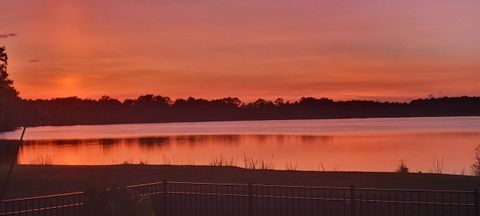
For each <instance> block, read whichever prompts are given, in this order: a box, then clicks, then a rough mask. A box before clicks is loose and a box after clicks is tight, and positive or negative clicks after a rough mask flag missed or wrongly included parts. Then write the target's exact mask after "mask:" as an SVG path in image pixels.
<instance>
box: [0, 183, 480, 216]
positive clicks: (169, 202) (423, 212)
mask: <svg viewBox="0 0 480 216" xmlns="http://www.w3.org/2000/svg"><path fill="white" fill-rule="evenodd" d="M126 189H127V191H129V193H131V194H132V195H134V197H138V198H148V200H151V208H152V211H153V212H154V213H155V215H162V216H167V215H168V216H183V215H185V216H187V215H188V216H192V215H196V216H203V215H205V216H207V215H208V216H215V215H219V216H220V215H221V216H270V215H272V216H300V215H301V216H303V215H305V216H309V215H312V216H313V215H316V216H383V215H392V216H407V215H408V216H430V215H431V216H442V215H445V216H446V215H448V216H480V211H479V210H480V206H479V197H478V195H479V193H478V191H477V190H473V191H453V190H397V189H377V188H355V187H304V186H285V185H261V184H211V183H193V182H167V181H164V182H156V183H149V184H140V185H132V186H128V187H126ZM84 199H85V194H84V193H81V192H79V193H69V194H59V195H53V196H41V197H31V198H26V199H11V200H5V201H3V202H2V203H0V216H3V215H82V214H81V211H82V208H84V206H85V204H84V203H85V201H84Z"/></svg>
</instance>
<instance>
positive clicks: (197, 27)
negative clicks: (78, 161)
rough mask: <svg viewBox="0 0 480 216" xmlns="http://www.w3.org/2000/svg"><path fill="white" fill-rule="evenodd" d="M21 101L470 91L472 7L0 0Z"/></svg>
mask: <svg viewBox="0 0 480 216" xmlns="http://www.w3.org/2000/svg"><path fill="white" fill-rule="evenodd" d="M0 13H1V14H2V15H1V17H0V19H1V21H0V45H5V46H6V47H7V52H8V55H9V58H10V59H9V60H10V62H9V63H10V65H9V73H10V75H11V78H12V79H14V80H15V87H16V88H17V89H18V90H19V91H20V92H21V96H22V97H24V98H52V97H65V96H74V95H76V96H79V97H82V98H99V97H101V96H102V95H109V96H112V97H116V98H120V99H124V98H136V97H137V96H138V95H141V94H146V93H152V94H160V95H164V96H170V97H172V98H178V97H188V96H194V97H203V98H219V97H227V96H237V97H239V98H240V99H243V100H246V101H249V100H253V99H256V98H260V97H261V98H266V99H274V98H277V97H283V98H285V99H289V100H294V99H298V98H299V97H302V96H314V97H331V98H334V99H342V100H343V99H373V100H394V101H405V100H410V99H412V98H419V97H427V96H428V95H434V96H459V95H471V96H473V95H480V84H479V82H480V1H476V0H455V1H452V0H448V1H445V0H422V1H418V0H392V1H387V0H383V1H378V0H369V1H358V0H342V1H327V0H325V1H323V0H298V1H293V0H290V1H286V0H201V1H199V0H155V1H154V0H150V1H146V0H130V1H127V0H125V1H118V0H102V1H99V0H78V1H73V0H72V1H70V0H69V1H63V0H56V1H55V0H15V1H13V0H10V1H8V0H0Z"/></svg>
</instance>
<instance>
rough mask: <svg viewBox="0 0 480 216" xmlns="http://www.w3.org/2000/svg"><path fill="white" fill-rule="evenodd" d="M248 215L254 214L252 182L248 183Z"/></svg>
mask: <svg viewBox="0 0 480 216" xmlns="http://www.w3.org/2000/svg"><path fill="white" fill-rule="evenodd" d="M247 196H248V203H247V205H248V207H247V208H248V216H253V186H252V183H248V195H247Z"/></svg>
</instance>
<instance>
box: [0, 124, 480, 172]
mask: <svg viewBox="0 0 480 216" xmlns="http://www.w3.org/2000/svg"><path fill="white" fill-rule="evenodd" d="M20 133H21V131H20V130H17V131H14V132H6V133H0V139H18V138H19V137H20ZM477 145H480V117H435V118H377V119H329V120H280V121H235V122H195V123H159V124H123V125H94V126H54V127H53V126H52V127H34V128H28V129H27V131H26V134H25V142H24V145H23V146H22V147H21V149H20V153H19V160H18V161H19V163H20V164H63V165H105V164H121V163H135V164H137V163H147V164H176V165H220V164H223V165H235V166H240V167H245V166H246V167H252V166H255V167H256V168H259V167H266V168H274V169H297V170H326V171H394V170H395V169H396V167H397V166H398V164H399V161H400V160H405V162H406V163H407V165H408V167H409V168H410V170H411V171H413V172H419V171H421V172H434V171H442V172H444V173H454V174H463V173H464V174H470V173H471V169H470V166H471V164H472V163H473V159H474V149H475V147H476V146H477Z"/></svg>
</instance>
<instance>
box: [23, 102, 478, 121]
mask: <svg viewBox="0 0 480 216" xmlns="http://www.w3.org/2000/svg"><path fill="white" fill-rule="evenodd" d="M22 103H23V105H24V107H26V109H24V110H26V111H27V112H25V113H23V114H24V115H27V116H26V118H27V119H29V120H28V122H32V123H33V124H34V125H82V124H118V123H157V122H190V121H235V120H280V119H327V118H378V117H419V116H425V117H427V116H479V115H480V97H466V96H465V97H444V98H430V99H418V100H413V101H411V102H408V103H398V102H375V101H365V100H351V101H333V100H331V99H327V98H321V99H317V98H312V97H305V98H301V99H300V100H298V101H294V102H288V101H287V102H285V101H284V100H282V99H277V100H276V101H268V100H263V99H259V100H257V101H255V102H251V103H243V102H241V101H240V100H239V99H238V98H231V97H229V98H223V99H215V100H205V99H195V98H192V97H190V98H188V99H177V100H171V99H170V98H168V97H162V96H154V95H144V96H140V97H138V98H137V99H133V100H132V99H127V100H124V101H119V100H117V99H114V98H110V97H106V96H105V97H102V98H100V99H99V100H92V99H80V98H77V97H69V98H56V99H50V100H23V101H22Z"/></svg>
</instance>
